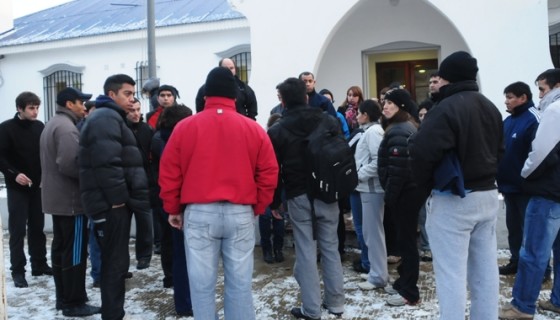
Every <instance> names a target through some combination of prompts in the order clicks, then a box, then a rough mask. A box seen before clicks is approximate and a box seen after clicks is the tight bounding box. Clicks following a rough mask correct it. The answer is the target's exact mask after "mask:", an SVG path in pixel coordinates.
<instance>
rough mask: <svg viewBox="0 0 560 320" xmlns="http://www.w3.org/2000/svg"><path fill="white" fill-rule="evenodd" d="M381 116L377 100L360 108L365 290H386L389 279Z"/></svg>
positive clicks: (358, 164)
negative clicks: (380, 168)
mask: <svg viewBox="0 0 560 320" xmlns="http://www.w3.org/2000/svg"><path fill="white" fill-rule="evenodd" d="M380 117H381V107H380V106H379V104H378V103H377V102H376V101H374V100H366V101H364V102H362V103H361V104H360V106H359V107H358V115H357V120H358V123H359V125H360V128H361V129H363V130H364V132H363V133H361V134H360V135H361V137H358V139H359V140H358V142H357V145H356V152H355V154H354V157H355V159H356V167H357V168H358V180H359V182H358V186H357V187H356V191H358V192H360V197H361V200H362V212H363V221H362V231H363V234H364V241H365V243H366V246H367V247H368V259H369V261H370V270H369V273H368V274H367V275H365V274H364V277H363V278H364V280H366V281H364V282H362V283H359V284H358V286H359V287H360V288H361V289H363V290H372V289H376V288H383V287H385V286H386V285H387V282H388V280H389V273H388V270H387V250H386V248H385V231H384V229H383V214H384V201H383V188H382V187H381V183H380V182H379V176H378V174H377V152H378V150H379V145H380V143H381V140H383V132H384V131H383V129H382V127H381V125H380V124H379V121H378V120H379V118H380ZM354 141H355V140H354ZM350 143H352V141H351V142H350ZM366 276H367V277H366Z"/></svg>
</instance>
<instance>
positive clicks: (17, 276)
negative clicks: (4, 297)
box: [12, 273, 29, 288]
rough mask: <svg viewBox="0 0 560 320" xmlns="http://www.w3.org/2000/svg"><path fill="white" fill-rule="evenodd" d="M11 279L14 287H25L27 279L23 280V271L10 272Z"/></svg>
mask: <svg viewBox="0 0 560 320" xmlns="http://www.w3.org/2000/svg"><path fill="white" fill-rule="evenodd" d="M12 279H13V280H14V285H15V286H16V288H27V287H28V286H29V285H28V284H27V280H25V273H12Z"/></svg>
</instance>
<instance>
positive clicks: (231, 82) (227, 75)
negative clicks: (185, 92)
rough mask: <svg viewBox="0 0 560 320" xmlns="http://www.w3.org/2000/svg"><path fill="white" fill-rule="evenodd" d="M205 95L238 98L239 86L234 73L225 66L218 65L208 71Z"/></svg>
mask: <svg viewBox="0 0 560 320" xmlns="http://www.w3.org/2000/svg"><path fill="white" fill-rule="evenodd" d="M204 95H205V96H207V97H226V98H232V99H235V98H237V88H236V84H235V78H234V77H233V73H231V71H229V69H227V68H224V67H216V68H214V69H212V71H210V73H208V77H207V78H206V85H205V89H204Z"/></svg>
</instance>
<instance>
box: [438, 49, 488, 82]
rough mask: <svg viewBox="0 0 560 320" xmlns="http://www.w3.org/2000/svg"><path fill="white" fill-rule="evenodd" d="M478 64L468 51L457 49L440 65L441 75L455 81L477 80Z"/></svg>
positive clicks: (439, 71)
mask: <svg viewBox="0 0 560 320" xmlns="http://www.w3.org/2000/svg"><path fill="white" fill-rule="evenodd" d="M477 72H478V66H477V64H476V59H475V58H473V57H472V56H471V55H470V54H469V53H468V52H465V51H457V52H454V53H452V54H451V55H449V56H448V57H447V58H445V59H443V61H442V62H441V64H440V65H439V70H438V73H439V76H440V77H442V78H443V79H445V80H447V81H449V82H451V83H453V82H459V81H466V80H474V81H476V73H477Z"/></svg>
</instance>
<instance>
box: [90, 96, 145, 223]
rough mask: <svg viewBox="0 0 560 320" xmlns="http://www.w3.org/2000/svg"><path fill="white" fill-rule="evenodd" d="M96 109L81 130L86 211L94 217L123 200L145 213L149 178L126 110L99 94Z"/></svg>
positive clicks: (131, 207) (132, 208) (131, 208)
mask: <svg viewBox="0 0 560 320" xmlns="http://www.w3.org/2000/svg"><path fill="white" fill-rule="evenodd" d="M96 107H97V109H96V110H95V112H94V113H92V114H91V116H89V117H88V118H87V121H86V122H85V124H84V126H83V127H82V131H81V134H80V151H79V165H80V192H81V198H82V204H83V206H84V210H85V212H86V214H87V215H88V216H90V217H94V216H96V215H98V214H101V213H105V212H107V211H109V210H111V207H112V206H113V205H119V204H122V203H125V204H126V205H127V206H128V208H129V209H130V210H132V211H134V212H136V213H148V212H149V210H150V202H149V197H148V179H147V177H146V172H145V170H144V163H143V160H142V155H141V154H140V150H139V149H138V146H137V142H136V138H135V137H134V134H133V133H132V131H131V130H130V128H129V127H128V126H127V125H126V114H125V112H124V110H123V109H121V108H120V107H119V106H118V105H116V104H115V103H114V102H113V100H111V99H110V98H108V97H106V96H100V97H98V98H97V102H96Z"/></svg>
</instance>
